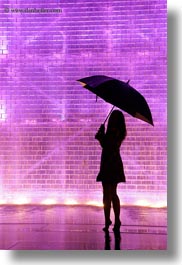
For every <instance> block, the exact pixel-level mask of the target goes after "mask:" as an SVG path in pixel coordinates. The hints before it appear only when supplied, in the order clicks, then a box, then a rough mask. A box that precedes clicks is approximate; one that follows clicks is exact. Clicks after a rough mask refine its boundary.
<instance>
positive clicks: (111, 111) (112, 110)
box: [104, 106, 115, 124]
mask: <svg viewBox="0 0 182 265" xmlns="http://www.w3.org/2000/svg"><path fill="white" fill-rule="evenodd" d="M114 107H115V106H113V107H112V109H111V110H110V112H109V114H108V115H107V117H106V119H105V121H104V124H105V123H106V121H107V119H108V118H109V116H110V115H111V113H112V111H113V109H114Z"/></svg>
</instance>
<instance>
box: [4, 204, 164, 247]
mask: <svg viewBox="0 0 182 265" xmlns="http://www.w3.org/2000/svg"><path fill="white" fill-rule="evenodd" d="M111 217H112V219H113V213H112V214H111ZM121 220H122V226H121V229H120V233H119V234H114V232H113V231H112V226H111V227H110V229H109V233H108V234H105V233H104V232H103V231H102V228H103V226H104V218H103V209H102V208H99V207H92V206H58V205H56V206H40V205H29V206H11V205H6V206H0V249H11V250H104V249H111V250H114V249H117V250H119V249H121V250H166V249H167V209H166V208H161V209H155V208H146V207H134V206H127V207H126V206H125V207H122V208H121Z"/></svg>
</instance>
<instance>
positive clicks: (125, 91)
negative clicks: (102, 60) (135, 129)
mask: <svg viewBox="0 0 182 265" xmlns="http://www.w3.org/2000/svg"><path fill="white" fill-rule="evenodd" d="M77 81H79V82H80V83H81V84H82V85H83V86H84V87H85V88H86V89H88V90H90V91H91V92H93V93H94V94H96V95H97V96H98V97H100V98H102V99H104V100H105V101H106V102H108V103H110V104H112V105H114V106H116V107H118V108H120V109H121V110H124V111H126V112H127V113H128V114H130V115H132V116H133V117H136V118H138V119H140V120H143V121H145V122H147V123H149V124H151V125H154V124H153V119H152V115H151V111H150V109H149V106H148V104H147V101H146V100H145V98H144V97H143V96H142V95H141V94H140V93H139V92H138V91H137V90H136V89H134V88H133V87H131V86H130V84H129V81H128V82H123V81H120V80H118V79H115V78H112V77H109V76H104V75H94V76H89V77H85V78H82V79H79V80H77Z"/></svg>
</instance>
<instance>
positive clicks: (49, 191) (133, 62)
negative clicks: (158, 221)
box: [0, 0, 167, 206]
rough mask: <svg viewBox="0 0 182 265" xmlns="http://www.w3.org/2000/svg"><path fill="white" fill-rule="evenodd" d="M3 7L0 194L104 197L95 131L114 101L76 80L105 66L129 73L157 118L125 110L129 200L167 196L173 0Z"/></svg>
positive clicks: (53, 1) (123, 194)
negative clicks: (98, 178) (170, 1)
mask: <svg viewBox="0 0 182 265" xmlns="http://www.w3.org/2000/svg"><path fill="white" fill-rule="evenodd" d="M16 8H17V9H16ZM0 9H1V16H0V86H1V87H0V203H12V202H16V203H21V202H25V203H26V202H27V203H41V202H43V201H44V202H47V203H49V202H50V203H51V202H57V203H69V202H70V201H72V202H79V203H98V202H100V203H101V202H102V189H101V185H100V183H96V181H95V179H96V175H97V173H98V170H99V164H100V154H101V148H100V146H99V145H98V142H96V140H95V139H94V135H95V133H96V131H97V129H98V128H99V126H100V124H101V123H102V122H103V120H104V119H105V117H106V115H107V113H108V111H109V110H110V108H111V105H109V104H108V103H105V102H104V101H103V100H101V99H98V101H97V102H96V100H95V96H94V95H92V94H91V93H90V92H89V91H87V90H84V88H83V87H82V86H81V85H80V84H79V83H78V82H77V81H76V80H77V79H79V78H83V77H85V76H89V75H96V74H104V75H108V76H112V77H115V78H118V79H121V80H123V81H127V80H128V79H130V80H131V81H130V84H131V85H132V86H133V87H135V88H136V89H137V90H139V91H140V92H141V93H142V94H143V95H144V96H145V98H146V99H147V101H148V104H149V106H150V108H151V111H152V115H153V120H154V125H155V126H154V127H152V126H151V125H149V124H147V123H144V122H142V121H140V120H137V119H135V118H133V117H131V116H129V115H128V114H126V113H124V114H125V118H126V124H127V130H128V136H127V139H126V140H125V142H124V143H123V146H122V148H121V155H122V158H123V163H124V167H125V173H126V177H127V182H126V184H120V185H119V194H120V198H121V201H122V203H131V204H145V203H146V204H152V205H158V206H160V205H166V196H167V194H166V192H167V172H166V171H167V166H166V164H167V162H166V159H167V157H166V146H167V144H166V141H167V135H166V134H167V133H166V126H167V113H166V112H167V108H166V104H167V88H166V86H167V85H166V84H167V76H166V19H167V10H166V1H164V0H143V1H141V0H131V1H129V0H120V1H117V0H112V1H111V0H110V1H108V0H102V1H101V0H97V1H96V0H84V1H83V0H82V1H81V0H63V1H58V0H47V1H43V0H39V1H37V0H36V1H35V0H32V1H25V0H24V1H22V0H16V1H15V0H14V1H13V0H12V1H8V0H4V1H3V3H2V2H1V4H0ZM94 201H95V202H94Z"/></svg>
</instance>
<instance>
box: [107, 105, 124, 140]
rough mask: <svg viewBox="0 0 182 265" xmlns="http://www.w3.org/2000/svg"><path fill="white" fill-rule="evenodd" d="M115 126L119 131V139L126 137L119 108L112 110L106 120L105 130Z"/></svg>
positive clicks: (122, 116)
mask: <svg viewBox="0 0 182 265" xmlns="http://www.w3.org/2000/svg"><path fill="white" fill-rule="evenodd" d="M114 128H116V129H117V130H118V131H119V134H120V137H121V141H123V140H124V139H125V137H126V134H127V131H126V124H125V118H124V115H123V113H122V112H121V111H120V110H114V111H113V112H112V113H111V116H110V117H109V120H108V125H107V132H110V131H112V130H113V129H114Z"/></svg>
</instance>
